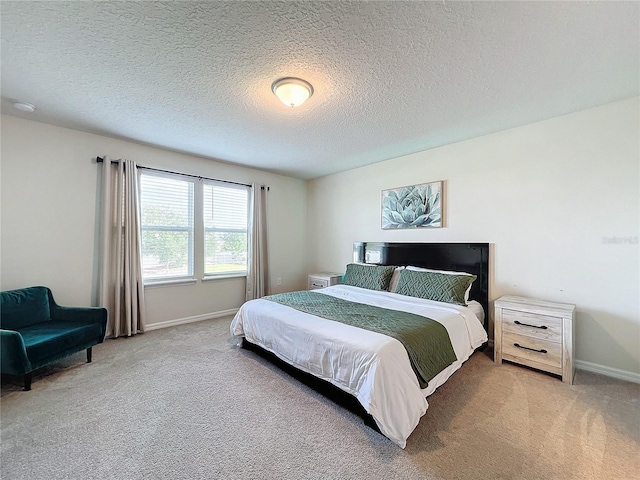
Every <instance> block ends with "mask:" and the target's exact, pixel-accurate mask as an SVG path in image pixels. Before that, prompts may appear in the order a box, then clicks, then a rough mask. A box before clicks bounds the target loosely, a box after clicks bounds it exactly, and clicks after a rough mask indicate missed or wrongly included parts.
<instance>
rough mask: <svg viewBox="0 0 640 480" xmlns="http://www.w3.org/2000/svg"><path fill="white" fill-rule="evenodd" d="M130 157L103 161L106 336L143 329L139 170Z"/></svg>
mask: <svg viewBox="0 0 640 480" xmlns="http://www.w3.org/2000/svg"><path fill="white" fill-rule="evenodd" d="M137 170H138V169H137V166H136V164H135V162H132V161H131V160H113V161H112V160H110V159H109V158H108V157H105V158H104V161H103V163H102V202H101V232H100V234H101V237H100V240H101V241H100V247H101V248H100V250H101V252H100V254H101V268H100V270H101V271H100V282H99V299H100V305H101V306H103V307H105V308H106V309H107V311H108V312H109V323H108V325H107V335H108V336H114V337H119V336H127V337H129V336H131V335H135V334H137V333H141V332H144V322H145V309H144V286H143V284H142V259H141V235H140V200H139V199H140V196H139V183H138V172H137Z"/></svg>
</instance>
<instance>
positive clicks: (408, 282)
mask: <svg viewBox="0 0 640 480" xmlns="http://www.w3.org/2000/svg"><path fill="white" fill-rule="evenodd" d="M476 278H477V277H476V276H475V275H449V274H446V273H437V272H416V271H414V270H402V272H401V273H400V280H398V287H397V288H396V293H399V294H400V295H408V296H410V297H418V298H426V299H429V300H435V301H437V302H446V303H454V304H456V305H463V306H466V305H467V302H465V299H464V297H465V292H466V291H467V288H469V286H470V285H471V284H472V283H473V281H474V280H475V279H476Z"/></svg>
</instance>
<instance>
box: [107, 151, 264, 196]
mask: <svg viewBox="0 0 640 480" xmlns="http://www.w3.org/2000/svg"><path fill="white" fill-rule="evenodd" d="M96 162H97V163H103V162H104V158H102V157H96ZM111 163H118V161H117V160H111ZM138 168H143V169H145V170H152V171H154V172H162V173H173V174H174V175H182V176H184V177H193V178H200V179H202V180H213V181H214V182H222V183H232V184H233V185H242V186H243V187H250V186H251V185H249V184H247V183H240V182H232V181H230V180H220V179H218V178H209V177H202V176H200V175H191V174H190V173H180V172H173V171H171V170H163V169H161V168H153V167H145V166H144V165H138ZM260 188H263V189H264V188H265V187H260ZM266 188H267V190H270V188H269V187H266Z"/></svg>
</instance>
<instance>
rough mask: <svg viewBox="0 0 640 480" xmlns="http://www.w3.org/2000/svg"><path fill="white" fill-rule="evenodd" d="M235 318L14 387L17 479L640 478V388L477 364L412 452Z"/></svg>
mask: <svg viewBox="0 0 640 480" xmlns="http://www.w3.org/2000/svg"><path fill="white" fill-rule="evenodd" d="M229 321H230V319H228V318H227V319H219V320H212V321H206V322H200V323H196V324H191V325H184V326H179V327H173V328H170V329H165V330H157V331H153V332H149V333H146V334H144V335H141V336H138V337H135V338H132V339H119V340H109V341H107V342H106V343H105V344H103V345H100V346H98V347H96V348H95V349H94V355H93V358H94V362H93V363H92V364H85V363H84V353H81V354H78V355H75V356H73V357H71V358H69V359H67V360H65V361H63V362H61V363H60V364H57V365H55V366H53V367H50V368H47V369H45V370H44V371H43V372H42V373H41V374H40V375H38V376H36V378H35V379H34V382H33V390H32V391H31V392H22V391H21V386H20V384H19V383H18V382H14V381H11V380H10V381H7V380H6V379H5V380H4V381H3V383H2V399H1V447H2V452H1V456H0V461H1V466H0V474H1V478H2V479H3V480H5V479H6V480H9V479H30V480H31V479H34V480H35V479H65V480H69V479H92V478H96V479H187V478H189V479H296V480H297V479H383V478H384V479H393V478H397V479H454V478H459V479H485V478H486V479H498V478H503V479H507V478H508V479H547V478H548V479H565V478H566V479H570V478H576V479H577V478H598V479H632V478H640V385H635V384H629V383H625V382H621V381H617V380H613V379H609V378H607V377H602V376H598V375H594V374H589V373H586V372H581V371H579V372H578V373H577V376H576V383H575V385H573V386H568V385H565V384H563V383H562V382H560V381H559V380H558V379H556V378H555V377H551V376H548V375H545V374H542V373H539V372H535V371H532V370H528V369H525V368H522V367H517V366H514V365H509V364H505V365H502V366H496V365H495V364H494V363H493V362H492V361H491V358H490V357H489V356H488V352H487V353H484V352H477V353H476V354H475V355H474V356H473V357H472V358H471V359H470V360H469V361H468V362H467V363H466V364H465V365H464V366H463V368H462V369H461V370H460V371H458V372H457V373H456V374H455V375H454V376H453V377H452V378H451V379H450V380H449V381H448V382H447V384H445V385H444V386H442V387H441V388H440V389H439V390H438V391H437V392H436V393H435V394H434V395H432V396H431V397H430V398H429V403H430V407H429V410H428V411H427V414H426V415H425V416H424V417H423V418H422V420H421V422H420V425H419V426H418V428H417V429H416V430H415V431H414V433H413V434H412V435H411V437H410V438H409V440H408V444H407V448H406V449H405V450H402V449H400V448H398V447H396V446H395V445H394V444H392V443H391V442H389V441H388V440H387V439H386V438H385V437H383V436H382V435H380V434H379V433H377V432H375V431H374V430H372V429H370V428H369V427H367V426H365V425H364V423H363V421H362V419H361V418H360V417H358V416H356V415H355V414H353V413H351V412H350V411H348V410H346V409H344V408H342V407H341V406H339V405H337V404H335V403H334V402H332V401H331V400H329V399H327V398H326V397H325V396H323V395H320V394H318V393H317V392H315V391H314V390H311V389H310V388H308V387H307V386H305V385H304V384H302V383H300V382H299V381H297V380H295V379H293V378H291V377H290V376H289V375H288V374H286V373H285V372H283V371H282V370H280V369H279V368H277V367H275V366H274V365H273V364H271V363H269V362H267V361H266V360H265V359H263V358H261V357H260V356H258V355H256V354H255V353H253V352H250V351H246V350H241V349H238V348H235V347H232V346H231V345H230V343H229V341H228V333H227V332H228V325H229Z"/></svg>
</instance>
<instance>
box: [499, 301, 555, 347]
mask: <svg viewBox="0 0 640 480" xmlns="http://www.w3.org/2000/svg"><path fill="white" fill-rule="evenodd" d="M502 329H503V330H504V331H505V332H510V333H514V334H517V335H526V336H528V337H534V338H539V339H541V340H548V341H551V342H556V343H562V318H559V317H550V316H547V315H538V314H534V313H527V312H519V311H517V310H509V309H506V308H504V309H502Z"/></svg>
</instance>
